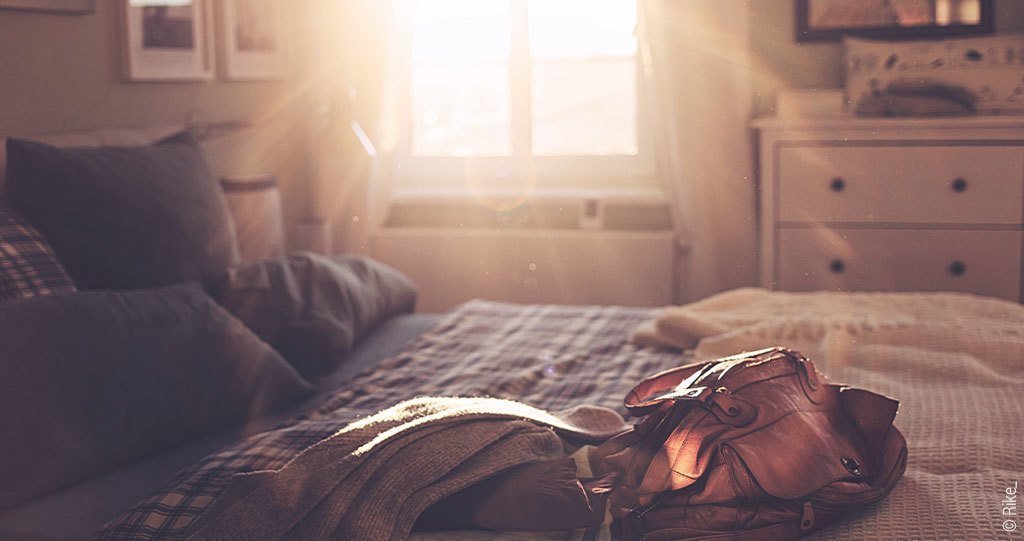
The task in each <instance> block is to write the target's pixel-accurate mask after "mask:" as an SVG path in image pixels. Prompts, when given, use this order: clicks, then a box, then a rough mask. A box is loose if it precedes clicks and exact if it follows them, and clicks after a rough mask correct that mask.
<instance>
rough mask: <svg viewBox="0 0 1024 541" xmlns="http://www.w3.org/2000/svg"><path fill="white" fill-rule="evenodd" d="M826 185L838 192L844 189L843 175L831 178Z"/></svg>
mask: <svg viewBox="0 0 1024 541" xmlns="http://www.w3.org/2000/svg"><path fill="white" fill-rule="evenodd" d="M828 187H829V188H831V189H832V191H833V192H837V193H838V192H841V191H843V190H845V189H846V181H845V180H843V177H836V178H834V179H832V182H829V183H828Z"/></svg>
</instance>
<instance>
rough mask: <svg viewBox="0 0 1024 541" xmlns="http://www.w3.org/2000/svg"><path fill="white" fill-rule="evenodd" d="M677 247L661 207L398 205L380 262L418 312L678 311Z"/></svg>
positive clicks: (587, 202) (377, 252)
mask: <svg viewBox="0 0 1024 541" xmlns="http://www.w3.org/2000/svg"><path fill="white" fill-rule="evenodd" d="M675 246H676V244H675V241H674V237H673V234H672V231H671V215H670V212H669V211H668V206H667V204H665V203H664V202H663V201H603V200H594V199H577V200H554V201H541V202H537V201H531V202H530V204H528V205H519V206H517V207H515V208H513V209H508V210H494V209H492V208H488V207H486V206H482V205H479V204H476V203H451V202H448V203H445V202H432V203H424V202H413V203H407V204H396V205H394V206H393V207H392V209H391V212H390V214H389V218H388V220H387V221H386V222H385V224H384V226H383V227H382V228H380V229H379V230H378V231H377V232H376V233H375V234H374V235H373V236H372V239H371V250H372V254H373V255H374V257H375V258H377V259H379V260H381V261H383V262H385V263H387V264H389V265H392V266H394V267H396V268H398V269H399V270H401V271H402V272H404V273H406V274H407V275H408V276H409V277H410V278H412V279H413V281H415V282H416V284H417V286H418V287H419V291H420V296H419V303H418V310H419V311H422V312H439V311H444V310H447V309H449V308H451V307H452V306H454V305H456V304H459V303H461V302H464V301H466V300H469V299H473V298H483V299H489V300H498V301H508V302H518V303H555V304H619V305H630V306H662V305H665V304H670V303H671V302H672V293H673V285H672V284H673V274H674V266H675V253H676V250H675Z"/></svg>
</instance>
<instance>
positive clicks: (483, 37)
mask: <svg viewBox="0 0 1024 541" xmlns="http://www.w3.org/2000/svg"><path fill="white" fill-rule="evenodd" d="M510 25H511V22H510V18H509V2H508V0H420V1H419V2H417V4H416V15H415V19H414V24H413V57H412V58H413V63H423V62H429V63H433V64H436V63H454V64H469V63H479V62H481V61H507V60H508V56H509V49H510V47H511V30H510V28H511V26H510Z"/></svg>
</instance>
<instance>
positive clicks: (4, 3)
mask: <svg viewBox="0 0 1024 541" xmlns="http://www.w3.org/2000/svg"><path fill="white" fill-rule="evenodd" d="M0 9H24V10H32V11H51V12H53V13H73V14H83V13H93V12H94V11H96V0H0Z"/></svg>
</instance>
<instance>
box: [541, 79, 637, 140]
mask: <svg viewBox="0 0 1024 541" xmlns="http://www.w3.org/2000/svg"><path fill="white" fill-rule="evenodd" d="M636 114H637V113H636V67H635V64H634V62H633V60H632V59H629V60H618V61H615V60H612V61H607V60H606V61H590V62H588V61H575V62H544V63H541V62H536V63H534V65H533V154H534V155H538V156H553V155H560V154H564V155H609V154H612V155H614V154H630V155H632V154H636V153H637V137H636Z"/></svg>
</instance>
